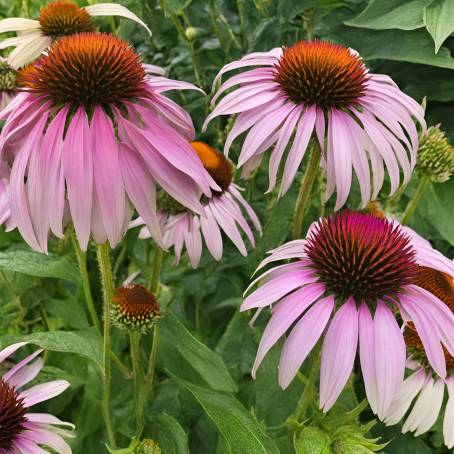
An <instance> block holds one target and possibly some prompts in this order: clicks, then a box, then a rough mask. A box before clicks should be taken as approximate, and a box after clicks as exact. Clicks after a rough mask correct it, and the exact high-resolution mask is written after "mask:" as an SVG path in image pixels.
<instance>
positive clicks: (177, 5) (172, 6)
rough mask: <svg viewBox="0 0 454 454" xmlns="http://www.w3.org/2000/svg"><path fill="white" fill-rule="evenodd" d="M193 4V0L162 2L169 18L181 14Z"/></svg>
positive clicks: (164, 0)
mask: <svg viewBox="0 0 454 454" xmlns="http://www.w3.org/2000/svg"><path fill="white" fill-rule="evenodd" d="M190 3H191V0H162V2H161V5H162V6H163V8H164V11H165V13H166V15H167V16H173V15H176V14H181V13H182V12H183V11H184V10H185V9H186V8H187V7H188V6H189V5H190Z"/></svg>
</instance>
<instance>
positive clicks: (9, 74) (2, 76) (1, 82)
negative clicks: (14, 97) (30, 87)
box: [0, 60, 16, 91]
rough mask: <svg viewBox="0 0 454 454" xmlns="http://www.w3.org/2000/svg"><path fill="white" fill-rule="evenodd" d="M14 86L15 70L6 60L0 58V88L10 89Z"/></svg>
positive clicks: (2, 89)
mask: <svg viewBox="0 0 454 454" xmlns="http://www.w3.org/2000/svg"><path fill="white" fill-rule="evenodd" d="M15 88H16V71H15V70H14V69H13V68H11V67H10V66H9V65H8V63H6V61H2V60H0V90H1V91H4V90H5V91H12V90H14V89H15Z"/></svg>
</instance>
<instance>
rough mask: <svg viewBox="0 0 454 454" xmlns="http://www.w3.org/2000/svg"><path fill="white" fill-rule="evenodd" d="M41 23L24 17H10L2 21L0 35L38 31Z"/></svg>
mask: <svg viewBox="0 0 454 454" xmlns="http://www.w3.org/2000/svg"><path fill="white" fill-rule="evenodd" d="M39 28H40V25H39V21H37V20H33V19H26V18H23V17H9V18H6V19H2V20H0V33H6V32H18V31H29V30H37V29H39Z"/></svg>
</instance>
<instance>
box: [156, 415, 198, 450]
mask: <svg viewBox="0 0 454 454" xmlns="http://www.w3.org/2000/svg"><path fill="white" fill-rule="evenodd" d="M150 427H151V429H150V433H151V438H152V439H153V440H155V441H156V442H157V443H158V445H159V447H160V448H161V451H162V452H163V453H165V454H186V453H189V447H188V436H187V434H186V432H185V431H184V430H183V428H182V427H181V425H180V423H179V422H178V421H177V420H176V419H175V418H174V417H173V416H170V415H168V414H167V413H161V414H159V415H155V416H153V417H152V418H151V421H150Z"/></svg>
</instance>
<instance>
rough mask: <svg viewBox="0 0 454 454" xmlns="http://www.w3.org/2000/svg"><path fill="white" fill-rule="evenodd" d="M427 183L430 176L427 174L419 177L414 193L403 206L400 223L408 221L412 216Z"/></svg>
mask: <svg viewBox="0 0 454 454" xmlns="http://www.w3.org/2000/svg"><path fill="white" fill-rule="evenodd" d="M429 184H430V177H428V176H423V177H421V179H420V181H419V186H418V187H417V189H416V191H415V193H414V194H413V197H412V198H411V199H410V201H409V202H408V204H407V207H406V208H405V211H404V214H403V216H402V224H408V221H409V220H410V219H411V217H412V216H413V213H414V212H415V210H416V207H417V206H418V204H419V202H420V201H421V198H422V196H423V195H424V193H425V192H426V190H427V188H428V187H429Z"/></svg>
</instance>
